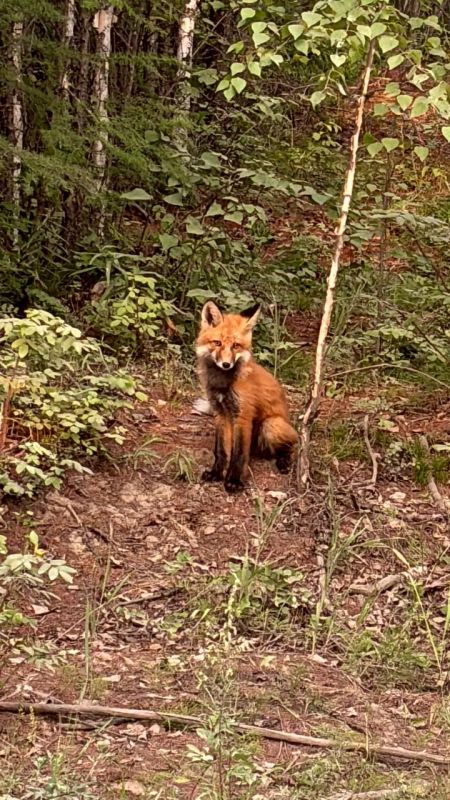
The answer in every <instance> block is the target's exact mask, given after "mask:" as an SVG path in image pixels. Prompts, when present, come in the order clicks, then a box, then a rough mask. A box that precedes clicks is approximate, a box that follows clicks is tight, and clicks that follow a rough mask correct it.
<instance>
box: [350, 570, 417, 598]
mask: <svg viewBox="0 0 450 800" xmlns="http://www.w3.org/2000/svg"><path fill="white" fill-rule="evenodd" d="M423 572H424V571H423V569H422V567H415V568H413V569H411V570H407V571H406V572H397V573H396V574H395V575H385V577H384V578H380V580H379V581H377V582H376V583H373V584H370V583H352V584H351V585H350V586H349V587H348V591H349V593H350V594H363V595H365V596H367V597H369V596H370V595H372V594H381V592H386V591H387V590H388V589H392V588H393V587H394V586H398V584H399V583H402V582H403V580H404V579H405V578H409V579H410V580H411V578H418V577H420V576H423Z"/></svg>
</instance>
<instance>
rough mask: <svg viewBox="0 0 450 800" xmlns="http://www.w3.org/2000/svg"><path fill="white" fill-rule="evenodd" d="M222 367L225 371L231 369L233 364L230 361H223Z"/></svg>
mask: <svg viewBox="0 0 450 800" xmlns="http://www.w3.org/2000/svg"><path fill="white" fill-rule="evenodd" d="M222 367H223V369H230V367H231V364H230V362H229V361H222Z"/></svg>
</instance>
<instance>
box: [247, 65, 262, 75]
mask: <svg viewBox="0 0 450 800" xmlns="http://www.w3.org/2000/svg"><path fill="white" fill-rule="evenodd" d="M247 69H248V71H249V72H250V74H251V75H256V76H257V77H258V78H260V77H261V64H260V63H259V61H249V62H248V64H247Z"/></svg>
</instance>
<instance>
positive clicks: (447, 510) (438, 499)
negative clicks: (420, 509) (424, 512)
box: [419, 436, 450, 517]
mask: <svg viewBox="0 0 450 800" xmlns="http://www.w3.org/2000/svg"><path fill="white" fill-rule="evenodd" d="M419 444H420V446H421V447H423V449H424V450H425V451H426V453H427V454H428V455H430V448H429V445H428V441H427V437H426V436H419ZM428 489H429V491H430V494H431V496H432V497H433V500H434V502H435V503H436V505H437V507H438V508H439V510H440V511H442V513H443V514H444V515H445V516H446V517H448V516H449V514H450V501H449V500H448V499H447V498H446V497H442V495H441V493H440V491H439V489H438V487H437V485H436V481H435V480H434V478H433V475H432V474H431V472H430V477H429V478H428Z"/></svg>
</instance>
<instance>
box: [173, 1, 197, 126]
mask: <svg viewBox="0 0 450 800" xmlns="http://www.w3.org/2000/svg"><path fill="white" fill-rule="evenodd" d="M198 5H199V0H188V1H187V3H186V5H185V7H184V11H183V16H182V17H181V20H180V27H179V31H178V47H177V60H178V62H179V64H180V67H179V70H178V81H179V84H178V86H179V91H178V105H179V107H180V109H181V110H182V111H183V113H185V114H188V113H189V111H190V108H191V87H190V77H191V68H192V54H193V50H194V31H195V18H196V16H197V12H198Z"/></svg>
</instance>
